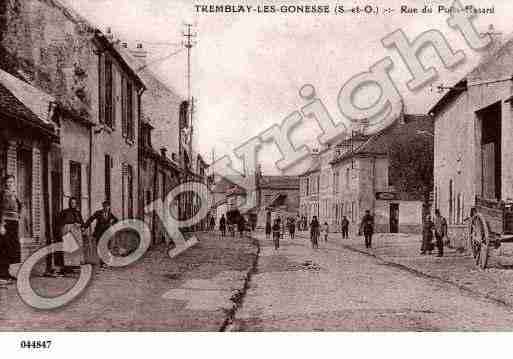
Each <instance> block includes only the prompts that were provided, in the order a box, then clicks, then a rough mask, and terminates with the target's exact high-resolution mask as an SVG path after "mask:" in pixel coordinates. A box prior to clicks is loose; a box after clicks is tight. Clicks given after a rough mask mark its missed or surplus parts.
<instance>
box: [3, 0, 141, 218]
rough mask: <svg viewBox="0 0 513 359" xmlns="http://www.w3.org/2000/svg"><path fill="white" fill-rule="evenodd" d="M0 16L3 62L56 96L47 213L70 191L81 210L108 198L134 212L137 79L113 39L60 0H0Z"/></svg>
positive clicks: (122, 212)
mask: <svg viewBox="0 0 513 359" xmlns="http://www.w3.org/2000/svg"><path fill="white" fill-rule="evenodd" d="M0 17H1V18H2V21H0V68H1V69H2V70H4V71H5V72H6V73H9V74H10V75H12V76H13V77H16V78H18V79H19V80H21V81H23V82H24V83H27V84H30V85H31V86H33V87H34V88H37V89H39V90H40V91H44V92H45V93H47V94H49V95H50V96H51V97H52V98H54V99H55V101H52V106H51V108H52V111H53V118H54V121H55V122H56V124H57V127H58V133H59V138H60V148H53V149H52V152H51V156H50V157H51V158H50V160H49V169H48V170H49V174H50V185H49V192H50V195H49V197H50V198H52V203H51V205H50V212H51V213H50V215H49V218H50V220H53V218H54V216H55V214H56V213H57V212H58V211H59V210H61V209H62V208H64V207H66V206H67V202H68V199H69V198H70V197H71V196H74V197H76V198H77V199H78V200H79V204H80V208H81V212H82V215H83V216H84V217H88V216H89V215H90V214H92V212H93V211H94V210H95V209H97V208H100V207H101V203H102V201H104V200H105V199H109V200H110V201H111V202H112V208H113V211H114V213H115V214H116V215H118V216H119V217H120V218H128V217H134V216H136V215H137V213H138V201H137V198H136V194H137V192H138V181H137V175H138V146H137V143H138V130H137V129H138V128H139V125H138V121H139V108H140V95H141V93H142V91H143V90H144V85H143V84H142V82H141V80H140V78H139V77H138V76H137V74H136V73H135V72H134V71H133V69H132V68H131V67H130V66H129V65H128V63H127V62H126V60H125V59H124V58H123V56H122V55H121V54H120V53H119V52H118V51H117V50H116V48H115V47H114V46H113V44H112V42H111V41H110V39H108V38H106V37H105V36H104V35H103V34H102V33H101V32H100V31H99V30H97V29H96V28H94V27H93V26H92V25H91V24H90V23H88V22H87V21H86V20H85V19H83V18H82V17H80V16H79V15H78V14H76V13H74V12H73V11H72V10H71V9H69V8H66V7H65V6H63V5H62V4H61V3H60V2H58V1H57V0H44V1H43V0H27V1H7V2H2V4H1V5H0ZM37 165H38V164H37V163H34V164H33V166H37ZM50 227H51V228H53V224H52V226H50Z"/></svg>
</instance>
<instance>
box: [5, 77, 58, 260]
mask: <svg viewBox="0 0 513 359" xmlns="http://www.w3.org/2000/svg"><path fill="white" fill-rule="evenodd" d="M35 94H38V95H39V96H37V97H35V98H34V97H33V95H35ZM51 102H52V97H50V96H48V95H47V94H45V93H43V92H41V91H40V90H38V89H36V88H33V87H31V86H30V85H28V84H26V83H24V82H22V81H21V80H19V79H16V78H14V77H12V76H11V75H10V74H8V73H5V72H4V71H2V70H0V177H1V178H2V182H3V178H5V176H6V175H13V176H14V177H15V180H16V183H17V195H18V199H19V200H20V202H21V204H22V212H21V219H20V226H19V230H20V233H19V236H20V242H21V243H20V244H21V249H22V259H24V258H26V257H27V255H28V254H29V253H30V252H32V251H33V250H35V249H36V248H38V247H39V246H41V245H44V244H46V241H47V239H48V238H49V234H50V233H51V220H50V215H51V208H50V198H51V197H50V196H51V192H50V191H51V188H50V180H51V177H50V171H49V167H50V160H51V154H52V152H53V150H54V149H55V148H56V147H58V143H59V138H58V135H57V131H56V126H55V124H54V123H53V122H52V117H53V113H52V111H49V109H50V106H49V104H50V103H51ZM44 109H46V111H45V110H44Z"/></svg>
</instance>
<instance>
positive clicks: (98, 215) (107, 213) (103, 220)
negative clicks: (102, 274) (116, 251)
mask: <svg viewBox="0 0 513 359" xmlns="http://www.w3.org/2000/svg"><path fill="white" fill-rule="evenodd" d="M102 206H103V208H102V209H100V210H98V211H96V212H94V214H93V215H92V216H91V217H90V218H89V219H88V220H87V221H86V223H85V224H84V225H83V226H82V229H87V228H89V226H90V225H91V223H93V222H94V221H96V225H95V227H94V232H93V238H94V239H95V244H96V247H97V246H98V242H99V241H100V238H101V237H102V235H103V233H105V231H107V229H109V227H110V226H112V225H114V224H115V223H116V222H117V221H118V219H117V218H116V216H114V215H113V214H112V210H111V208H110V202H109V201H103V203H102ZM97 248H98V247H97ZM100 266H101V267H102V268H105V267H106V265H105V263H103V261H101V262H100Z"/></svg>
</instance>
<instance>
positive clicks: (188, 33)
mask: <svg viewBox="0 0 513 359" xmlns="http://www.w3.org/2000/svg"><path fill="white" fill-rule="evenodd" d="M192 27H193V25H192V24H189V23H186V24H185V31H184V32H182V34H183V37H184V38H185V39H184V41H183V46H184V47H185V49H186V50H187V101H188V102H189V111H188V112H189V118H188V122H189V123H188V125H189V126H191V127H192V108H193V103H192V90H191V50H192V47H193V46H194V45H196V42H195V41H193V39H194V38H195V37H196V36H197V33H195V32H192Z"/></svg>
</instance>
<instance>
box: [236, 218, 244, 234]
mask: <svg viewBox="0 0 513 359" xmlns="http://www.w3.org/2000/svg"><path fill="white" fill-rule="evenodd" d="M244 227H246V220H245V219H244V217H242V216H241V217H240V218H239V220H238V221H237V230H238V232H239V236H240V238H244Z"/></svg>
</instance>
